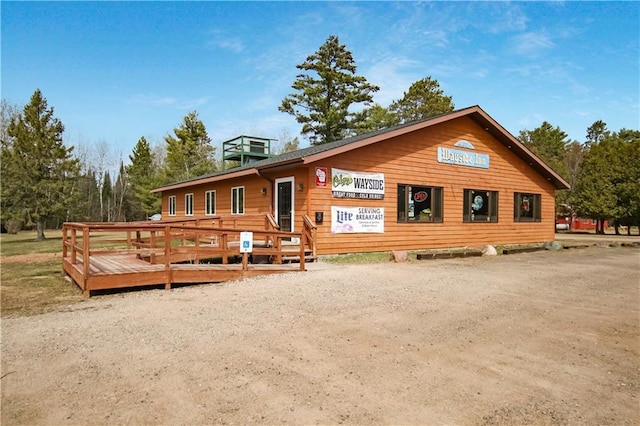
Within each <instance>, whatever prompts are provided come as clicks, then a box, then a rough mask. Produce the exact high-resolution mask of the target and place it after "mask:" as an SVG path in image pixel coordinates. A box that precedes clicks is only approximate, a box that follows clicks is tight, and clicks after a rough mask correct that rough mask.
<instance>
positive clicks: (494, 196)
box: [463, 189, 498, 223]
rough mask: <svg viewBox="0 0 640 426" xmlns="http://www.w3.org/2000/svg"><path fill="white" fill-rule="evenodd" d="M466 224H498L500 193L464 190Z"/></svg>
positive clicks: (464, 217)
mask: <svg viewBox="0 0 640 426" xmlns="http://www.w3.org/2000/svg"><path fill="white" fill-rule="evenodd" d="M463 204H464V207H463V208H464V212H463V221H464V222H485V223H486V222H497V221H498V191H486V190H484V189H465V190H464V200H463Z"/></svg>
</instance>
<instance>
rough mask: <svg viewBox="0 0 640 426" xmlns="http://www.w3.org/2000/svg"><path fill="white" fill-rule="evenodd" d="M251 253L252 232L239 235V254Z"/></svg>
mask: <svg viewBox="0 0 640 426" xmlns="http://www.w3.org/2000/svg"><path fill="white" fill-rule="evenodd" d="M252 251H253V232H241V233H240V253H251V252H252Z"/></svg>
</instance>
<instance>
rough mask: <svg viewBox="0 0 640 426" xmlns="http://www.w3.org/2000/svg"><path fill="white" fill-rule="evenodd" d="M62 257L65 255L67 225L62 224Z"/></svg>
mask: <svg viewBox="0 0 640 426" xmlns="http://www.w3.org/2000/svg"><path fill="white" fill-rule="evenodd" d="M62 257H63V258H65V257H67V226H66V225H62Z"/></svg>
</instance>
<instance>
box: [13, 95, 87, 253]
mask: <svg viewBox="0 0 640 426" xmlns="http://www.w3.org/2000/svg"><path fill="white" fill-rule="evenodd" d="M63 132H64V125H63V124H62V122H61V121H60V120H59V119H57V118H55V117H54V115H53V107H51V108H49V107H48V105H47V100H46V99H45V98H44V96H42V93H41V92H40V90H36V91H35V92H34V93H33V95H32V96H31V100H30V102H29V104H28V105H26V106H25V107H24V110H23V112H22V113H21V114H19V115H18V116H17V117H15V118H14V119H12V120H11V122H10V123H9V127H8V129H7V134H8V135H9V136H10V137H11V138H13V139H12V140H13V143H12V144H11V146H10V147H3V153H2V154H3V155H2V215H3V216H5V217H7V216H9V217H12V218H14V219H18V220H24V221H26V223H27V224H31V223H35V224H36V228H37V238H38V240H43V239H44V238H45V234H44V228H45V223H46V221H47V219H50V218H52V217H53V216H55V215H60V216H61V217H65V216H66V211H67V208H68V206H69V205H70V204H71V203H73V202H74V197H77V195H78V193H77V191H74V190H73V188H74V183H75V180H76V178H77V176H78V172H79V164H78V160H77V159H75V158H73V155H72V153H73V147H66V146H65V145H64V143H63V141H62V134H63Z"/></svg>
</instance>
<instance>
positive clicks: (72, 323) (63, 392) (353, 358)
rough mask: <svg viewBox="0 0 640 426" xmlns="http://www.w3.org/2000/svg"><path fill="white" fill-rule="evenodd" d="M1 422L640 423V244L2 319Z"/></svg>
mask: <svg viewBox="0 0 640 426" xmlns="http://www.w3.org/2000/svg"><path fill="white" fill-rule="evenodd" d="M1 385H2V390H1V394H2V405H1V408H2V413H1V420H2V424H3V425H15V424H30V425H32V424H41V425H65V424H73V425H86V424H171V425H181V424H182V425H197V424H243V425H244V424H367V425H369V424H429V425H432V424H433V425H438V424H461V425H467V424H471V425H494V424H499V425H507V424H509V425H511V424H514V425H521V424H532V425H534V424H535V425H555V424H593V425H606V424H612V425H632V424H639V423H640V250H638V249H637V248H626V247H620V248H598V247H593V248H586V249H571V250H562V251H559V252H536V253H528V254H517V255H508V256H506V255H505V256H498V257H482V258H467V259H451V260H427V261H415V262H410V263H403V264H392V263H389V264H375V265H349V266H343V265H341V266H336V265H330V264H327V263H325V262H318V263H314V264H311V265H309V271H308V272H304V273H291V274H285V275H274V276H268V277H261V278H257V279H251V280H246V281H242V282H231V283H226V284H218V285H214V284H210V285H201V286H189V287H182V288H178V289H174V290H171V291H168V292H167V291H164V290H146V291H133V292H125V293H117V294H110V295H103V296H98V297H94V298H91V299H89V300H86V301H84V302H82V303H79V304H74V305H69V306H64V307H62V308H61V309H59V310H58V311H57V312H52V313H47V314H43V315H38V316H33V317H20V318H8V319H3V321H2V379H1Z"/></svg>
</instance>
